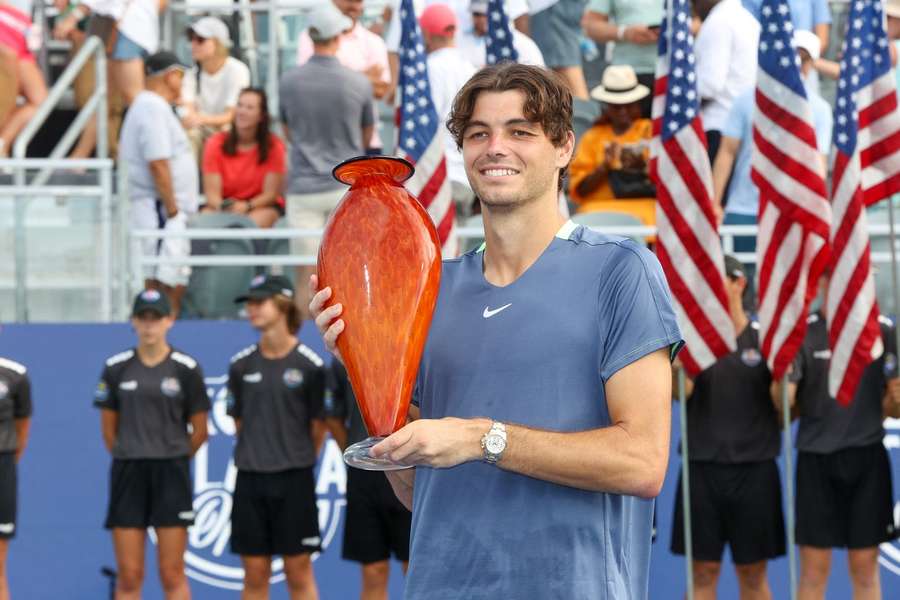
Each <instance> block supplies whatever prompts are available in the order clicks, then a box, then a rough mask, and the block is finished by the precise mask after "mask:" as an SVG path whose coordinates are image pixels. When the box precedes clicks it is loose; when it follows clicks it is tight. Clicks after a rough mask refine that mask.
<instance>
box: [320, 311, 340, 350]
mask: <svg viewBox="0 0 900 600" xmlns="http://www.w3.org/2000/svg"><path fill="white" fill-rule="evenodd" d="M342 331H344V321H343V319H338V320H337V321H335V322H334V323H332V324H331V327H329V328H328V331H326V332H325V335H323V336H322V339H323V340H325V346H326V347H327V348H328V351H329V352H331V353H333V354H337V337H338V336H339V335H340V334H341V332H342Z"/></svg>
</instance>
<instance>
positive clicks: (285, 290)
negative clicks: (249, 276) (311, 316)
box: [234, 275, 294, 303]
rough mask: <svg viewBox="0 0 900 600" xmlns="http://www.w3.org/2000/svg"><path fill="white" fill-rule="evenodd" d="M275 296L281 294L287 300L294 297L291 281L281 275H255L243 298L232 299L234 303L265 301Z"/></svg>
mask: <svg viewBox="0 0 900 600" xmlns="http://www.w3.org/2000/svg"><path fill="white" fill-rule="evenodd" d="M276 294H282V295H283V296H287V297H288V298H293V297H294V286H293V284H292V283H291V280H290V279H288V278H287V277H283V276H281V275H257V276H256V277H254V278H253V280H252V281H251V282H250V289H248V290H247V293H246V294H244V295H243V296H238V297H237V298H235V299H234V301H235V302H238V303H239V302H246V301H247V300H265V299H266V298H271V297H272V296H274V295H276Z"/></svg>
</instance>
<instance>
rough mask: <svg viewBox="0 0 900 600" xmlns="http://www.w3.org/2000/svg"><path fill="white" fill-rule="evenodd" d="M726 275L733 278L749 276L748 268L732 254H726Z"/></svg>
mask: <svg viewBox="0 0 900 600" xmlns="http://www.w3.org/2000/svg"><path fill="white" fill-rule="evenodd" d="M725 276H726V277H730V278H731V279H737V278H738V277H744V278H745V279H746V277H747V270H746V269H745V268H744V264H743V263H742V262H741V261H739V260H738V259H736V258H735V257H733V256H731V255H730V254H726V255H725Z"/></svg>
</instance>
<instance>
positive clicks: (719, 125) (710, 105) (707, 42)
mask: <svg viewBox="0 0 900 600" xmlns="http://www.w3.org/2000/svg"><path fill="white" fill-rule="evenodd" d="M694 8H695V10H696V11H697V14H698V16H699V17H700V19H701V21H702V25H701V26H700V31H699V33H698V34H697V40H696V42H695V43H694V55H695V56H696V58H697V91H698V93H699V94H700V114H701V116H702V117H703V127H704V128H705V129H706V138H707V144H708V148H709V158H710V161H713V160H715V157H716V152H717V151H718V149H719V140H720V139H721V137H722V130H723V129H724V128H725V126H726V122H727V119H728V111H729V110H731V104H732V102H734V99H735V98H737V97H738V96H739V95H740V94H741V93H742V92H744V91H745V90H746V89H748V88H752V87H753V86H754V85H756V61H757V57H756V46H757V43H758V42H759V22H758V21H757V20H756V19H755V18H753V15H752V14H750V12H749V11H748V10H747V9H746V8H744V7H743V6H742V5H741V0H699V1H698V2H696V3H695V4H694Z"/></svg>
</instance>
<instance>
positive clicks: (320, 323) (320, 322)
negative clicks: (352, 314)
mask: <svg viewBox="0 0 900 600" xmlns="http://www.w3.org/2000/svg"><path fill="white" fill-rule="evenodd" d="M310 310H312V304H310ZM343 310H344V307H343V306H342V305H341V303H340V302H338V303H337V304H332V305H331V306H329V307H328V308H326V309H324V310H320V312H319V313H318V314H317V315H316V318H315V322H316V327H317V328H318V329H319V331H325V330H326V329H328V326H329V325H330V324H331V322H332V321H334V320H335V319H336V318H338V317H339V316H340V314H341V312H342V311H343ZM313 314H315V313H313Z"/></svg>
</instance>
